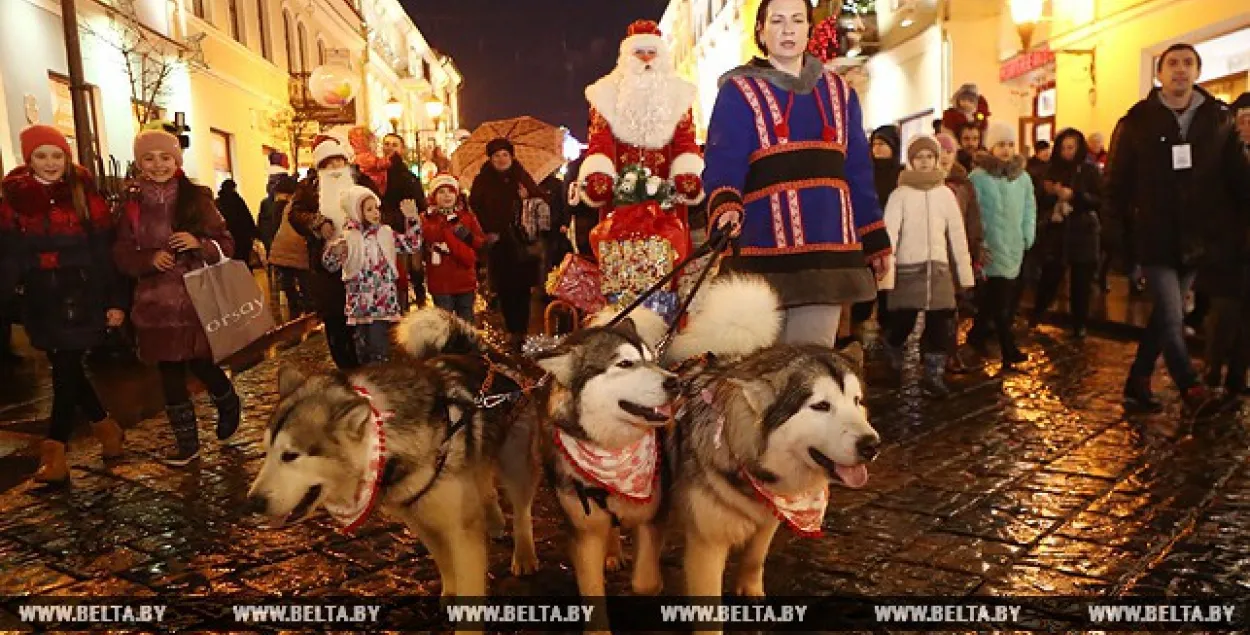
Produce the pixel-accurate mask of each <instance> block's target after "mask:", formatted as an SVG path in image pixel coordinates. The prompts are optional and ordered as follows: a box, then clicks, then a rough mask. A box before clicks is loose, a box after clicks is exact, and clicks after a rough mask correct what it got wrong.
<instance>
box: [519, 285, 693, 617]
mask: <svg viewBox="0 0 1250 635" xmlns="http://www.w3.org/2000/svg"><path fill="white" fill-rule="evenodd" d="M642 311H645V309H643V310H642ZM661 333H662V331H661ZM538 364H539V365H540V366H542V368H543V369H544V370H546V371H547V372H548V373H550V374H551V377H552V387H551V390H550V392H549V393H548V395H547V401H546V403H545V404H544V405H543V406H542V408H541V416H540V424H539V428H538V429H537V432H536V434H535V436H534V450H535V453H536V455H537V456H538V457H539V458H540V460H541V463H542V466H543V468H544V471H545V472H546V474H547V477H548V480H549V481H550V482H551V484H552V485H553V487H554V488H555V492H556V497H557V499H558V500H559V501H560V506H561V507H562V508H563V509H564V513H565V515H566V516H567V517H568V519H569V521H570V524H571V525H572V528H573V536H572V545H573V548H572V556H573V567H574V569H575V572H576V574H577V586H578V590H579V591H580V593H581V595H582V597H584V598H601V597H603V596H604V593H605V591H604V567H605V566H606V565H607V559H608V556H609V549H610V547H611V550H612V551H615V550H616V549H618V548H619V545H617V544H616V535H615V533H614V529H615V528H617V527H619V528H621V529H633V530H634V531H635V533H636V540H637V553H636V555H635V561H634V572H633V578H632V586H633V589H634V591H635V592H636V593H641V594H655V593H659V591H660V587H661V584H662V580H661V578H660V548H661V540H660V532H659V529H658V527H657V526H656V524H655V522H654V521H655V518H656V514H657V512H658V510H659V508H660V504H661V502H662V501H661V499H662V491H661V490H662V488H661V475H660V468H661V465H662V460H661V455H660V452H661V448H662V445H663V431H662V429H663V428H664V426H666V425H667V424H668V422H669V419H670V418H671V416H672V402H673V401H674V400H675V399H676V398H677V396H678V393H679V389H680V384H679V382H678V379H677V376H676V375H674V374H673V373H671V372H669V371H667V370H665V369H664V368H663V367H661V366H660V365H659V363H658V362H657V361H656V359H655V356H654V353H653V352H652V350H651V348H650V347H649V346H647V344H646V343H645V342H644V341H643V339H642V338H641V337H640V336H639V333H638V327H637V326H636V325H635V322H634V320H633V319H632V318H626V319H625V320H623V321H622V322H621V323H620V324H619V325H617V326H615V327H610V328H609V327H606V326H592V327H589V328H586V329H583V330H580V331H577V332H575V333H573V334H572V335H570V336H568V338H567V339H565V340H564V341H563V342H562V343H561V344H560V345H559V346H558V347H557V348H556V349H555V350H554V351H552V352H550V353H548V354H546V355H545V356H543V357H541V358H540V359H539V361H538Z"/></svg>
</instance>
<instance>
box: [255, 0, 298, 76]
mask: <svg viewBox="0 0 1250 635" xmlns="http://www.w3.org/2000/svg"><path fill="white" fill-rule="evenodd" d="M260 1H261V2H264V1H265V0H260ZM282 42H283V45H284V46H286V70H287V72H288V73H294V72H295V71H296V70H298V69H297V68H296V66H295V49H294V48H292V47H291V13H290V12H289V11H287V10H286V9H283V10H282Z"/></svg>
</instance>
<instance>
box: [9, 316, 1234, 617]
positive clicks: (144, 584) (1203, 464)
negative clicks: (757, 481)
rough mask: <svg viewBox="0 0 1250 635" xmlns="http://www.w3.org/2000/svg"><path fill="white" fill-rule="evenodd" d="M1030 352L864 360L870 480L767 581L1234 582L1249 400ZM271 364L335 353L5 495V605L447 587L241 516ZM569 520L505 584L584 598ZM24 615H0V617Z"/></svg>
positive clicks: (405, 562) (319, 348) (385, 531)
mask: <svg viewBox="0 0 1250 635" xmlns="http://www.w3.org/2000/svg"><path fill="white" fill-rule="evenodd" d="M1026 350H1027V351H1028V352H1029V353H1030V354H1031V357H1032V360H1031V361H1030V362H1029V363H1028V364H1026V365H1025V366H1024V369H1025V370H1024V372H1021V373H1018V374H1014V375H1008V376H1006V377H1005V378H1003V377H997V376H995V375H996V374H997V373H996V371H997V368H996V365H994V364H991V365H990V366H989V367H988V368H987V369H986V372H977V373H973V374H970V375H967V376H964V377H962V378H958V379H956V380H954V382H953V383H952V387H953V388H954V389H955V391H956V394H955V395H954V396H953V397H952V398H951V399H949V400H947V401H945V402H931V401H926V400H924V399H923V398H922V397H921V396H920V394H919V392H918V391H916V390H903V391H900V390H899V389H898V387H897V383H898V382H897V381H893V380H891V379H890V378H889V377H888V374H887V373H886V372H885V371H884V369H883V368H881V367H880V366H879V365H876V364H874V366H873V367H872V369H871V372H870V388H871V389H870V394H871V398H870V400H869V405H870V409H871V411H872V414H873V422H874V425H875V426H876V427H877V429H878V430H879V431H880V433H881V435H882V438H883V440H884V442H885V448H884V450H883V452H882V454H881V456H880V458H879V459H878V460H877V461H876V463H875V464H873V465H872V466H871V469H870V471H871V478H870V480H869V483H868V485H867V487H866V488H864V489H862V490H857V491H852V490H846V489H836V490H835V492H834V495H833V502H832V504H831V506H830V510H829V513H828V516H827V518H826V520H825V530H826V532H825V536H824V537H823V538H820V539H812V540H802V539H797V538H792V537H791V536H789V535H788V534H786V532H784V531H782V532H779V534H778V539H777V541H776V542H775V543H774V546H773V552H772V554H771V555H770V557H769V562H768V568H767V571H766V580H765V585H766V588H767V590H768V592H769V593H770V594H773V595H787V594H788V595H800V594H816V595H829V594H843V593H853V594H867V595H891V594H908V595H910V594H915V595H952V596H962V595H980V594H995V595H1006V594H1025V595H1052V594H1069V593H1070V594H1097V595H1117V594H1127V595H1161V594H1164V593H1175V594H1188V595H1225V596H1232V595H1243V594H1245V593H1246V592H1247V590H1248V587H1250V570H1248V567H1250V542H1247V541H1246V540H1244V539H1243V538H1242V537H1243V536H1244V535H1245V532H1246V531H1247V529H1250V472H1248V471H1247V469H1246V458H1247V456H1248V455H1250V451H1248V450H1247V442H1246V438H1247V437H1246V436H1245V434H1244V428H1245V422H1246V421H1247V417H1246V415H1245V413H1242V412H1238V411H1237V410H1235V409H1230V410H1228V411H1225V412H1224V413H1222V414H1220V415H1218V416H1216V417H1214V418H1212V419H1210V420H1207V421H1203V422H1199V423H1198V424H1197V425H1196V426H1195V427H1194V429H1193V430H1192V434H1189V431H1188V430H1186V429H1185V428H1184V426H1181V425H1179V424H1178V423H1177V422H1178V421H1179V419H1180V416H1179V411H1178V410H1177V407H1176V406H1174V405H1173V406H1170V409H1169V411H1168V412H1167V413H1165V414H1162V415H1157V416H1150V417H1144V418H1141V419H1132V420H1126V419H1125V418H1124V417H1123V415H1122V412H1121V408H1120V405H1119V392H1120V390H1119V389H1120V386H1121V382H1122V380H1123V372H1124V369H1125V368H1127V366H1128V363H1129V360H1130V356H1131V354H1132V346H1131V345H1130V344H1126V343H1123V342H1116V341H1110V340H1102V339H1097V338H1090V339H1089V340H1087V341H1085V342H1084V343H1083V344H1081V345H1077V344H1074V343H1072V342H1071V341H1069V340H1067V339H1066V338H1063V337H1062V336H1061V335H1060V332H1059V331H1058V330H1055V329H1043V330H1042V331H1041V332H1040V333H1039V334H1038V335H1035V336H1034V337H1033V338H1032V341H1031V343H1029V345H1028V347H1027V349H1026ZM279 361H288V362H292V363H297V364H301V365H303V366H305V367H309V368H314V367H319V368H328V366H329V363H328V360H327V357H326V354H325V345H324V340H323V339H322V337H321V336H320V335H316V336H314V337H313V338H312V339H309V340H308V341H306V342H304V343H303V344H300V345H299V346H297V347H295V348H293V349H291V350H289V351H287V352H285V353H283V354H282V356H281V359H280V360H279V359H271V360H267V361H264V362H262V363H260V364H259V365H257V366H256V367H254V368H252V369H251V370H248V371H245V372H243V373H242V374H240V375H239V376H238V378H237V382H238V386H239V390H240V393H241V394H242V395H244V399H245V402H246V406H247V409H246V422H245V424H244V428H243V429H242V431H241V432H240V434H239V435H238V436H237V437H236V439H235V440H233V441H232V445H226V446H223V445H221V444H219V443H217V442H216V440H215V438H214V437H213V434H212V431H211V428H210V426H211V421H212V418H213V416H212V410H211V407H210V406H209V404H207V403H206V402H205V401H204V400H203V399H201V400H200V402H199V403H198V407H199V411H200V413H201V418H202V428H201V439H203V443H204V451H203V452H202V458H201V459H200V461H199V464H198V465H193V466H191V467H188V468H185V469H172V468H167V467H164V466H161V465H158V464H156V463H155V462H154V461H153V460H152V457H153V456H154V455H155V453H157V452H158V451H160V450H161V449H163V448H164V447H165V446H166V445H167V444H169V443H170V442H171V441H170V438H169V433H168V430H167V427H166V426H167V424H166V423H165V421H164V419H163V417H158V418H156V419H151V420H148V421H145V422H143V423H142V424H140V425H139V426H138V427H136V428H133V429H131V430H130V431H129V438H128V451H129V454H128V458H127V459H126V460H125V461H123V462H121V463H120V464H117V465H113V466H108V467H106V466H104V465H103V464H102V462H101V459H100V456H99V453H98V446H96V445H95V444H93V443H91V442H90V441H87V440H83V441H76V442H75V444H74V445H73V447H72V450H71V462H72V464H73V485H72V487H71V488H69V489H65V490H60V491H55V490H54V491H41V490H40V489H37V488H36V487H35V486H33V485H32V484H30V483H23V484H21V485H19V486H17V487H14V488H12V489H9V490H8V491H7V492H5V493H3V494H0V596H9V595H26V594H49V593H52V594H65V595H89V594H101V593H107V594H110V595H124V594H139V595H146V594H155V593H161V592H179V593H187V594H210V593H211V594H217V593H235V592H240V593H243V592H252V593H262V594H267V595H282V596H292V595H303V596H316V595H326V594H343V593H350V594H360V595H380V594H392V593H404V594H421V593H430V594H437V593H438V592H439V583H438V579H437V574H436V571H435V568H434V565H433V561H432V559H431V558H430V557H429V556H428V555H427V553H426V551H425V549H424V548H423V547H422V546H421V545H420V543H419V542H418V541H417V540H416V539H415V538H414V537H413V536H412V535H411V534H409V533H407V532H406V531H405V530H404V529H403V528H402V527H401V526H399V525H396V524H391V523H387V522H385V521H383V520H380V519H374V520H373V521H371V524H370V525H368V526H366V527H365V528H364V530H362V531H361V532H360V533H359V534H358V535H357V536H356V537H353V538H346V537H343V536H341V535H339V534H338V533H336V532H335V531H334V530H333V527H332V525H331V524H330V522H329V521H328V519H326V518H325V517H324V516H318V517H315V518H313V519H310V520H309V521H307V522H305V523H303V524H301V525H298V526H295V527H291V528H287V529H284V530H281V531H268V530H262V529H260V528H258V527H257V524H256V523H257V521H256V520H255V519H253V518H249V517H245V516H244V515H243V514H242V512H241V509H242V507H243V505H242V504H243V502H244V497H245V494H246V492H247V488H248V486H249V483H250V480H251V478H252V477H253V475H254V474H255V473H256V471H257V470H258V469H259V466H260V462H261V457H262V447H261V430H262V429H263V426H264V423H265V421H266V419H267V417H268V416H269V414H270V412H271V409H272V407H273V404H274V402H275V400H276V396H275V390H276V380H275V374H276V371H277V368H278V364H279ZM915 372H916V370H915V369H911V370H910V371H909V377H912V376H914V374H915ZM913 378H914V377H913ZM1164 383H1166V380H1163V379H1156V385H1162V384H1164ZM1163 397H1164V398H1165V400H1169V401H1170V402H1175V395H1174V393H1171V392H1164V393H1163ZM559 518H560V516H559V512H558V508H557V507H556V506H555V503H554V500H553V499H552V498H551V497H550V495H548V494H544V495H543V496H542V498H541V499H540V502H539V504H538V508H537V509H536V511H535V523H536V527H535V535H536V537H537V539H538V543H539V557H540V561H541V562H542V563H543V565H542V568H541V570H540V571H539V573H538V574H536V575H535V576H533V577H530V578H525V579H518V578H514V577H512V576H511V574H510V573H509V571H508V568H509V556H510V546H509V542H508V540H507V539H504V540H501V541H496V543H495V544H494V545H493V547H492V551H491V562H492V567H491V577H492V581H491V585H492V590H493V591H494V592H495V593H498V594H514V595H534V594H558V595H574V594H575V593H576V585H575V582H574V578H573V574H572V570H571V566H570V564H569V560H568V558H567V555H566V541H565V539H564V529H563V525H562V521H561V520H560V519H559ZM673 542H675V541H673ZM679 563H680V552H679V545H672V546H670V547H669V548H668V550H667V551H666V553H665V558H664V565H665V576H666V580H665V588H666V589H667V590H668V591H669V592H675V590H676V589H679V588H680V586H681V578H680V568H679ZM608 579H609V591H610V592H613V593H625V592H627V589H628V586H629V581H628V573H627V572H620V573H615V574H610V575H609V578H608ZM14 618H15V616H12V615H0V628H7V627H9V626H10V625H11V624H12V621H11V620H13V619H14ZM188 626H193V625H188Z"/></svg>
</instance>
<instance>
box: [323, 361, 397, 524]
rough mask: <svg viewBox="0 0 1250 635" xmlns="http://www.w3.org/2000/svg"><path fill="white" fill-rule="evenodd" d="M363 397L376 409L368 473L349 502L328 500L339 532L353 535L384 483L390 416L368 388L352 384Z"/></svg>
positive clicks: (375, 501) (366, 469)
mask: <svg viewBox="0 0 1250 635" xmlns="http://www.w3.org/2000/svg"><path fill="white" fill-rule="evenodd" d="M352 389H354V390H355V391H356V393H357V394H359V395H360V396H361V397H364V398H365V399H368V400H369V409H370V410H371V411H372V412H373V431H374V433H373V434H369V435H365V441H366V443H368V448H367V449H366V450H365V451H366V452H367V453H368V457H369V462H368V463H366V464H365V473H364V474H363V475H362V478H361V479H360V481H359V482H360V484H359V485H358V486H357V487H356V496H355V497H354V498H353V499H352V502H351V503H349V504H347V505H335V504H333V503H330V502H328V501H327V502H326V506H325V507H326V511H327V512H329V514H330V517H331V518H333V519H334V520H335V522H337V523H339V524H340V525H342V526H343V527H342V529H340V530H339V531H340V532H342V533H345V534H351V533H354V532H355V531H356V529H358V528H359V527H360V526H361V525H363V524H364V522H365V520H366V519H367V518H369V514H370V513H371V512H372V511H373V507H374V505H376V504H377V498H378V491H379V490H380V489H381V484H382V471H383V469H384V468H385V467H386V428H385V427H384V426H383V422H385V420H386V419H388V418H390V416H391V413H389V412H382V411H380V410H378V408H377V406H375V405H374V404H373V397H372V396H370V394H369V391H368V390H367V389H365V388H362V387H360V386H352Z"/></svg>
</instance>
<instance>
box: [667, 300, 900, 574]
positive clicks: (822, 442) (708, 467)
mask: <svg viewBox="0 0 1250 635" xmlns="http://www.w3.org/2000/svg"><path fill="white" fill-rule="evenodd" d="M721 284H723V285H724V287H723V289H718V286H719V285H713V286H712V287H711V288H709V289H708V294H709V297H708V298H707V300H708V301H707V302H706V303H705V304H704V306H703V307H701V308H702V310H701V311H692V314H691V323H690V325H689V327H688V328H687V330H686V333H687V334H689V340H690V341H685V342H682V341H680V338H679V340H678V341H675V342H674V347H673V349H675V350H677V352H678V355H677V356H676V357H677V358H681V357H690V356H692V355H694V354H696V353H700V352H702V353H705V354H710V355H704V356H703V357H702V358H701V359H700V358H692V359H687V360H686V364H685V368H684V369H683V370H682V372H681V374H682V378H683V382H682V383H683V397H682V407H681V408H680V410H679V415H678V417H677V421H676V426H675V427H674V433H673V434H672V435H671V436H670V437H669V439H668V444H667V446H666V452H665V454H666V457H667V459H668V460H669V461H670V472H671V473H672V478H673V483H672V486H671V488H670V489H669V491H668V493H667V495H668V496H669V497H670V499H671V501H672V502H671V510H670V512H669V519H668V523H669V525H670V526H672V527H673V528H675V529H680V531H682V532H683V533H684V534H685V561H684V568H685V577H686V589H685V592H686V594H687V595H689V596H694V597H703V598H719V597H720V596H721V594H722V580H723V577H724V571H725V564H726V559H727V556H728V554H729V553H730V552H731V551H733V550H737V549H743V553H742V556H741V563H740V567H739V571H738V575H737V578H736V583H735V584H734V591H735V593H736V594H738V595H745V596H763V595H764V561H765V559H766V557H767V555H768V551H769V547H770V545H771V544H772V539H773V535H774V533H775V532H776V531H777V528H778V527H779V526H780V525H781V524H782V523H783V522H784V523H785V524H786V525H787V526H788V527H789V528H790V529H791V530H792V531H794V532H795V533H797V534H799V535H801V536H802V535H815V534H817V533H819V531H820V527H821V523H822V521H823V519H824V515H825V509H826V505H827V502H828V487H829V484H830V483H831V482H833V483H841V484H843V485H845V486H847V487H853V488H858V487H863V486H864V485H865V483H866V482H867V480H868V470H867V467H866V466H865V464H866V463H867V462H869V461H871V460H872V459H873V458H875V456H876V454H877V449H878V446H879V444H880V438H879V436H878V435H877V432H876V431H875V430H874V429H873V428H872V426H871V425H870V424H869V422H868V411H867V409H866V408H865V407H864V404H863V400H864V390H865V387H864V383H863V379H862V377H863V371H862V368H863V353H862V350H861V349H860V348H859V346H858V345H854V346H853V347H852V348H848V349H844V350H841V351H836V350H834V349H833V348H830V347H823V346H806V345H805V346H793V345H784V344H777V343H776V341H777V335H778V333H779V330H780V307H779V306H778V303H777V299H776V295H775V294H773V293H772V292H771V289H768V288H767V287H766V286H762V285H763V283H762V282H755V283H754V284H753V283H752V279H750V278H745V279H738V280H735V279H730V280H728V281H725V282H722V283H721ZM735 307H736V310H732V309H733V308H735ZM727 332H733V333H735V334H736V337H734V336H730V337H726V336H724V335H720V334H724V333H727ZM770 336H771V338H770ZM695 340H697V341H695ZM670 357H672V355H670Z"/></svg>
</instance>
